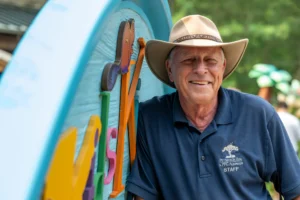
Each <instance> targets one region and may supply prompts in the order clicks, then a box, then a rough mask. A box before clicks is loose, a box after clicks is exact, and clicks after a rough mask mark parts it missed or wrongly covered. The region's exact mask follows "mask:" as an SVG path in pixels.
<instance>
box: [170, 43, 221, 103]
mask: <svg viewBox="0 0 300 200" xmlns="http://www.w3.org/2000/svg"><path fill="white" fill-rule="evenodd" d="M225 66H226V60H225V58H224V54H223V52H222V49H221V48H220V47H175V49H174V50H173V51H172V52H171V54H170V58H169V59H168V60H167V61H166V67H167V70H168V74H169V78H170V80H171V81H172V82H174V84H175V86H176V88H177V90H178V93H179V95H180V96H181V97H183V98H184V99H185V100H187V101H188V102H190V103H193V104H209V103H210V102H212V100H214V99H215V98H217V95H218V90H219V88H220V86H221V84H222V81H223V74H224V70H225Z"/></svg>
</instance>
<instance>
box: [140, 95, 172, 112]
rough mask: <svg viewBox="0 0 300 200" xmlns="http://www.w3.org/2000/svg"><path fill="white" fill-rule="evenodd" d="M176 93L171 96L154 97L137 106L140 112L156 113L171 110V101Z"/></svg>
mask: <svg viewBox="0 0 300 200" xmlns="http://www.w3.org/2000/svg"><path fill="white" fill-rule="evenodd" d="M175 95H176V92H174V93H171V94H165V95H162V96H155V97H153V98H151V99H149V100H147V101H144V102H141V103H140V104H139V110H140V112H143V113H144V112H146V113H148V112H157V111H160V112H161V111H166V110H168V109H171V108H172V105H173V100H174V98H175Z"/></svg>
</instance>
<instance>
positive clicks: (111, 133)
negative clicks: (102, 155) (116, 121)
mask: <svg viewBox="0 0 300 200" xmlns="http://www.w3.org/2000/svg"><path fill="white" fill-rule="evenodd" d="M117 135H118V130H117V129H116V128H109V129H108V132H107V139H106V157H107V159H108V162H109V168H108V172H107V175H106V177H105V178H104V184H105V185H107V184H109V183H111V181H112V180H113V177H114V174H115V171H116V160H117V155H116V152H114V151H112V150H110V149H109V143H110V138H111V137H112V138H117Z"/></svg>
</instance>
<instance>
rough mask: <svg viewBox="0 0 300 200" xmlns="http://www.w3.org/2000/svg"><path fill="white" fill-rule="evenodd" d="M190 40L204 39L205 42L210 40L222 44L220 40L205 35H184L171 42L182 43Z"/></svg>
mask: <svg viewBox="0 0 300 200" xmlns="http://www.w3.org/2000/svg"><path fill="white" fill-rule="evenodd" d="M192 39H206V40H212V41H215V42H222V40H220V39H219V38H217V37H215V36H212V35H205V34H193V35H185V36H182V37H180V38H178V39H176V40H174V41H173V42H175V43H178V42H182V41H185V40H192Z"/></svg>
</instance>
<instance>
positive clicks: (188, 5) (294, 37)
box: [169, 0, 300, 94]
mask: <svg viewBox="0 0 300 200" xmlns="http://www.w3.org/2000/svg"><path fill="white" fill-rule="evenodd" d="M169 2H170V6H171V12H172V16H173V22H174V23H175V22H176V21H177V20H178V19H180V18H181V17H183V16H185V15H190V14H201V15H204V16H207V17H209V18H210V19H212V20H213V21H214V22H215V23H216V25H217V27H218V28H219V31H220V33H221V35H222V39H223V41H225V42H229V41H234V40H238V39H242V38H248V39H249V44H248V47H247V51H246V53H245V55H244V58H243V59H242V61H241V63H240V64H239V67H238V68H237V70H236V71H235V72H234V73H233V74H232V75H231V76H230V77H229V78H228V79H226V80H225V81H224V84H223V85H224V86H225V87H227V86H231V87H237V88H239V89H241V90H242V91H244V92H249V93H254V94H257V92H258V86H257V84H256V82H255V80H254V79H250V78H249V77H248V73H249V71H250V70H251V68H252V67H253V65H255V64H257V63H267V64H273V65H275V66H276V67H277V68H278V69H283V70H286V71H288V72H289V73H291V74H292V75H293V78H296V79H299V80H300V40H299V36H300V28H299V27H300V2H299V0H264V1H261V0H251V1H240V0H226V1H219V0H209V1H207V0H202V1H199V0H170V1H169Z"/></svg>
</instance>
